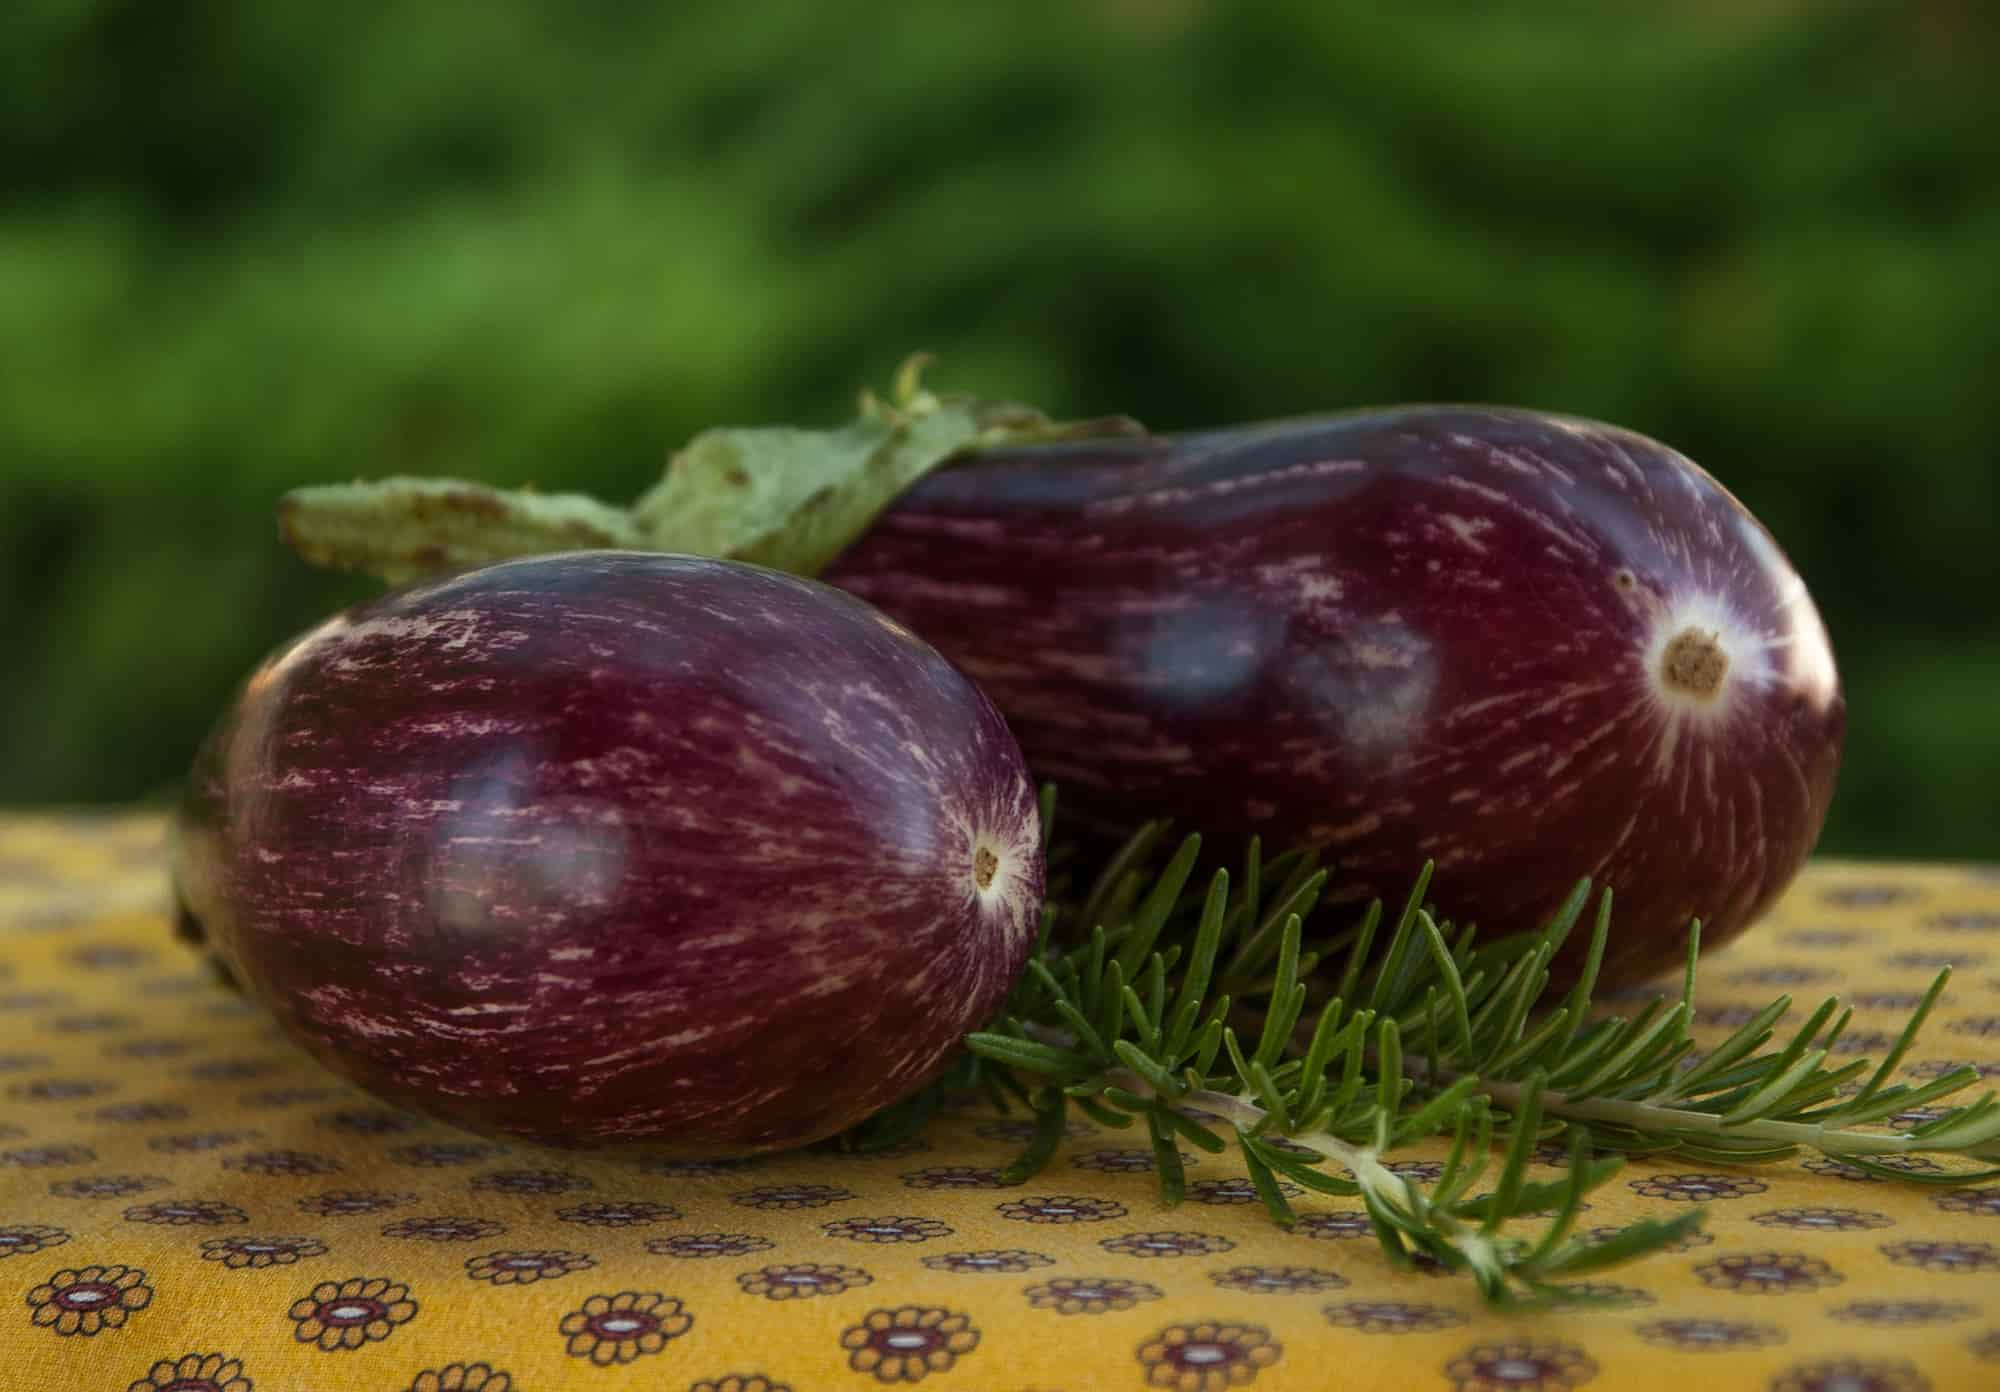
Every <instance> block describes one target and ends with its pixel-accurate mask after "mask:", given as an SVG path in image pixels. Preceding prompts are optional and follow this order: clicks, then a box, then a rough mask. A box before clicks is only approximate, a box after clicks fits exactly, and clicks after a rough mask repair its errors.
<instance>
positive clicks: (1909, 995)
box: [1847, 991, 1924, 1011]
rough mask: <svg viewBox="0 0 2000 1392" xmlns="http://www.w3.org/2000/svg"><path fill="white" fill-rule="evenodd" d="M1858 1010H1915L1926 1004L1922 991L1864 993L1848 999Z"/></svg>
mask: <svg viewBox="0 0 2000 1392" xmlns="http://www.w3.org/2000/svg"><path fill="white" fill-rule="evenodd" d="M1847 1003H1848V1004H1849V1005H1851V1006H1853V1007H1854V1008H1855V1009H1856V1010H1902V1011H1909V1010H1915V1009H1916V1008H1917V1007H1918V1006H1920V1005H1922V1004H1923V1003H1924V993H1923V992H1922V991H1863V992H1860V993H1858V994H1856V995H1853V996H1850V997H1848V1001H1847Z"/></svg>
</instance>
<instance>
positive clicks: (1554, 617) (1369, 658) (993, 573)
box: [826, 407, 1845, 984]
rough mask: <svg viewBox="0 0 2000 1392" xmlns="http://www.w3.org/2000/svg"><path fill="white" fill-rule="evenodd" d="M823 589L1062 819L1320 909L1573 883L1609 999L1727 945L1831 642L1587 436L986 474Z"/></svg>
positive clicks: (880, 535) (1744, 546)
mask: <svg viewBox="0 0 2000 1392" xmlns="http://www.w3.org/2000/svg"><path fill="white" fill-rule="evenodd" d="M826 578H827V579H829V580H831V581H832V582H833V583H835V584H837V585H840V586H842V587H844V588H846V589H849V590H852V591H853V592H854V593H856V594H860V595H862V596H864V597H866V598H867V599H869V600H870V601H872V602H873V603H875V604H877V605H879V606H880V607H881V608H882V609H884V610H885V611H886V612H888V613H890V614H893V615H895V616H897V617H898V618H900V619H901V620H903V621H904V622H905V623H907V624H909V625H910V626H911V627H912V628H913V629H915V630H916V631H917V632H919V633H922V634H923V635H924V636H925V637H926V638H928V639H929V640H930V641H931V642H933V643H935V644H936V645H937V646H938V647H939V648H940V649H941V650H942V651H943V652H944V653H945V654H946V655H947V656H949V657H950V658H951V659H952V660H953V661H955V662H956V663H958V665H959V666H960V667H962V668H963V669H964V670H965V671H966V672H967V673H968V674H970V675H971V676H972V677H973V678H974V679H976V680H977V681H978V682H979V683H980V684H981V685H982V686H983V687H984V688H985V689H986V691H987V692H988V693H989V694H990V695H991V696H992V697H993V699H994V701H995V703H996V704H998V706H999V707H1000V709H1001V710H1002V711H1003V712H1004V713H1005V714H1006V716H1007V719H1008V722H1009V724H1010V725H1011V726H1012V728H1013V730H1014V732H1015V734H1016V735H1017V736H1018V737H1019V739H1020V741H1021V745H1022V747H1023V749H1024V750H1025V751H1026V753H1027V755H1028V759H1029V762H1030V764H1031V765H1032V766H1033V767H1034V768H1035V769H1036V771H1037V774H1038V776H1041V777H1046V778H1052V779H1055V780H1058V781H1059V782H1060V783H1061V785H1062V787H1063V792H1064V801H1065V806H1066V807H1067V808H1069V809H1071V810H1072V811H1076V812H1079V813H1081V814H1083V815H1086V816H1093V817H1095V818H1097V819H1099V820H1101V821H1103V822H1105V823H1107V824H1123V823H1128V822H1130V821H1132V820H1133V819H1135V818H1139V817H1150V816H1162V815H1166V816H1172V817H1174V818H1176V819H1178V820H1179V821H1180V823H1181V824H1182V825H1183V826H1185V827H1187V828H1189V829H1199V830H1202V831H1204V832H1208V833H1212V834H1216V835H1220V836H1222V837H1224V838H1229V837H1238V836H1247V835H1249V834H1252V833H1261V834H1263V836H1264V837H1265V839H1266V841H1267V842H1269V843H1272V844H1275V845H1280V846H1290V845H1294V844H1306V845H1312V846H1316V847H1320V848H1322V849H1323V850H1324V851H1325V852H1326V853H1327V855H1328V857H1329V859H1330V862H1331V864H1332V866H1333V868H1334V879H1333V881H1332V883H1331V886H1330V891H1331V892H1333V893H1335V894H1337V895H1341V896H1347V897H1362V896H1368V895H1375V894H1385V893H1386V894H1391V895H1393V894H1396V893H1398V892H1399V891H1400V889H1401V888H1402V887H1403V886H1406V885H1407V884H1408V882H1409V879H1410V876H1411V875H1412V874H1413V872H1414V871H1415V869H1416V867H1417V866H1418V865H1419V864H1420V863H1421V862H1422V861H1424V860H1425V859H1434V860H1435V861H1436V862H1437V865H1438V872H1437V878H1436V881H1435V886H1436V894H1437V897H1438V899H1439V900H1440V902H1441V903H1442V904H1443V905H1444V906H1445V907H1447V908H1448V909H1450V910H1451V911H1452V912H1453V913H1454V914H1455V915H1458V916H1460V917H1461V918H1462V919H1464V918H1469V919H1473V920H1476V921H1477V922H1478V923H1480V924H1481V925H1482V926H1483V927H1485V928H1486V929H1487V930H1489V931H1513V930H1518V929H1523V928H1527V927H1530V926H1533V924H1534V923H1536V922H1537V921H1539V920H1540V918H1541V917H1542V916H1543V915H1545V914H1546V913H1547V912H1548V911H1549V910H1550V909H1551V908H1552V907H1553V906H1554V905H1555V904H1556V903H1557V902H1559V901H1560V900H1561V898H1562V897H1563V895H1564V893H1565V892H1566V891H1567V890H1568V889H1569V888H1570V886H1571V885H1572V884H1573V882H1574V881H1575V879H1576V878H1577V877H1578V876H1580V875H1589V876H1592V877H1594V878H1597V879H1599V880H1601V881H1603V882H1606V883H1609V884H1610V885H1612V886H1613V887H1614V888H1615V889H1616V891H1617V894H1618V898H1619V903H1620V911H1619V913H1618V916H1617V928H1616V932H1615V935H1614V937H1613V939H1612V941H1611V944H1610V948H1609V952H1608V954H1607V958H1606V961H1605V963H1604V979H1605V980H1606V981H1607V982H1610V983H1614V984H1615V983H1618V982H1623V981H1630V980H1633V979H1636V978H1639V977H1642V976H1645V975H1647V974H1650V973H1652V972H1654V971H1656V970H1658V969H1660V968H1662V967H1666V966H1669V965H1671V964H1673V963H1674V962H1676V961H1678V960H1679V957H1680V955H1681V954H1682V953H1683V952H1684V950H1685V947H1684V944H1685V929H1686V927H1687V924H1688V922H1689V920H1690V919H1693V918H1697V917H1698V918H1700V919H1701V920H1702V923H1703V941H1704V943H1706V944H1708V945H1710V946H1713V945H1714V944H1716V943H1718V942H1721V941H1724V940H1726V939H1727V938H1729V937H1731V936H1733V935H1735V934H1737V933H1740V932H1741V931H1743V929H1744V928H1745V927H1746V926H1748V925H1749V924H1750V923H1751V922H1752V921H1753V920H1754V919H1755V918H1756V917H1757V915H1758V914H1759V913H1760V912H1761V911H1762V910H1763V909H1764V908H1765V907H1767V906H1768V905H1769V904H1770V903H1771V901H1772V899H1773V898H1774V897H1775V896H1776V895H1777V894H1778V892H1779V891H1780V890H1781V889H1783V888H1784V886H1785V885H1786V884H1787V883H1788V882H1789V881H1790V880H1791V878H1792V877H1793V875H1794V873H1795V872H1796V871H1797V870H1798V868H1799V866H1800V864H1801V863H1802V862H1803V861H1804V859H1805V857H1806V855H1807V853H1808V852H1809V851H1810V850H1811V848H1812V846H1813V844H1814V842H1815V840H1816V839H1817V837H1818V835H1819V831H1820V827H1821V824H1822V823H1823V821H1824V820H1825V816H1826V811H1827V804H1828V802H1829V800H1830V798H1831V796H1832V792H1833V786H1834V780H1835V773H1836V770H1837V767H1838V764H1839V759H1840V750H1841V742H1842V737H1843V731H1844V725H1845V704H1844V700H1843V697H1842V694H1841V688H1840V682H1839V679H1838V677H1837V675H1836V672H1835V667H1834V660H1833V654H1832V651H1831V648H1830V646H1829V644H1828V639H1827V634H1826V630H1825V628H1824V626H1823V625H1822V623H1821V621H1820V617H1819V614H1818V613H1817V611H1816V610H1815V608H1814V606H1813V603H1812V600H1811V599H1810V597H1809V596H1808V595H1807V593H1806V588H1805V585H1804V584H1803V582H1802V581H1801V580H1800V578H1799V576H1798V575H1797V574H1796V573H1795V572H1794V570H1793V569H1792V567H1791V565H1790V564H1789V563H1788V562H1787V561H1786V559H1785V557H1784V555H1783V554H1782V553H1781V552H1780V551H1779V549H1778V547H1777V545H1776V543H1775V542H1774V541H1773V540H1772V538H1771V536H1770V534H1769V533H1768V532H1767V531H1766V530H1765V529H1764V528H1763V527H1762V526H1761V525H1760V524H1759V523H1758V522H1757V521H1756V519H1755V518H1753V517H1752V516H1751V515H1750V514H1749V513H1748V512H1747V511H1746V510H1745V509H1744V508H1743V506H1742V505H1741V504H1740V503H1739V502H1737V500H1736V499H1735V498H1734V497H1732V496H1731V495H1730V494H1729V493H1728V492H1727V491H1726V490H1725V489H1724V488H1723V487H1722V486H1721V485H1720V484H1719V483H1717V482H1716V481H1715V480H1714V479H1713V478H1711V477H1710V476H1709V475H1708V474H1707V473H1705V472H1703V471H1702V470H1701V469H1699V468H1697V467H1696V466H1695V465H1694V464H1692V463H1690V462H1689V461H1688V460H1686V459H1685V458H1683V457H1681V456H1680V455H1678V454H1676V453H1674V452H1673V451H1671V450H1669V449H1667V448H1665V447H1663V446H1661V445H1659V444H1656V443H1654V442H1653V441H1650V440H1647V439H1644V438H1642V437H1640V436H1637V435H1634V434H1631V433H1629V432H1626V431H1623V430H1618V429H1614V428H1612V427H1609V426H1605V425H1600V424H1596V423H1592V422H1587V421H1581V420H1573V419H1564V418H1559V417H1553V416H1548V415H1543V414H1538V413H1532V412H1526V411H1516V410H1486V409H1469V408H1468V409H1460V408H1439V407H1414V408H1405V409H1397V410H1386V411H1378V412H1369V413H1362V414H1354V415H1346V416H1340V417H1333V418H1326V419H1318V420H1300V421H1295V422H1282V423H1277V424H1272V425H1262V426H1254V427H1248V428H1243V429H1235V430H1223V431H1215V432H1208V433H1201V434H1193V435H1185V436H1180V437H1177V438H1165V437H1157V436H1143V435H1142V436H1133V437H1126V438H1117V439H1106V440H1086V441H1078V442H1074V443H1058V444H1049V445H1037V446H1031V447H1016V448H1000V449H994V450H988V451H985V452H983V453H979V454H976V455H973V456H971V457H968V458H964V459H962V460H959V461H957V462H955V463H953V464H952V465H951V466H950V467H947V468H944V469H940V470H938V471H937V472H935V473H932V474H930V475H929V476H928V477H927V478H925V479H923V480H922V481H921V482H919V483H917V484H916V485H915V486H914V487H912V488H910V489H909V490H908V491H906V492H905V493H903V494H902V495H901V497H900V498H898V500H897V501H896V502H895V504H894V506H892V507H891V508H890V509H888V510H887V511H886V512H885V513H884V514H883V515H882V516H881V517H880V518H879V519H877V520H876V522H875V523H874V525H873V526H872V527H871V528H870V529H869V530H868V531H867V533H866V534H865V535H863V536H862V537H861V539H860V540H859V541H857V542H856V543H855V544H854V545H853V546H851V547H850V548H849V549H848V550H847V551H846V552H845V553H844V554H843V555H842V556H840V557H839V558H838V560H837V561H836V562H835V563H834V565H833V566H832V567H831V569H829V570H828V571H827V572H826ZM1579 942H1580V935H1579V937H1578V938H1573V939H1572V943H1573V944H1576V943H1579ZM1566 965H1573V963H1570V964H1566Z"/></svg>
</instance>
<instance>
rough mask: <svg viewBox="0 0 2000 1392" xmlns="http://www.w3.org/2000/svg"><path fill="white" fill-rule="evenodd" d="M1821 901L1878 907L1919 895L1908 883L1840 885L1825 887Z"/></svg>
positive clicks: (1855, 907) (1849, 907)
mask: <svg viewBox="0 0 2000 1392" xmlns="http://www.w3.org/2000/svg"><path fill="white" fill-rule="evenodd" d="M1819 897H1820V902H1821V903H1823V904H1832V905H1834V906H1835V907H1837V908H1842V909H1878V908H1881V907H1882V906H1883V905H1885V904H1900V903H1903V902H1904V901H1905V900H1909V899H1914V898H1916V897H1917V891H1916V890H1914V889H1912V888H1910V887H1909V886H1908V885H1890V884H1873V885H1871V884H1857V885H1839V886H1836V887H1834V888H1831V889H1823V890H1821V891H1820V894H1819Z"/></svg>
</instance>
